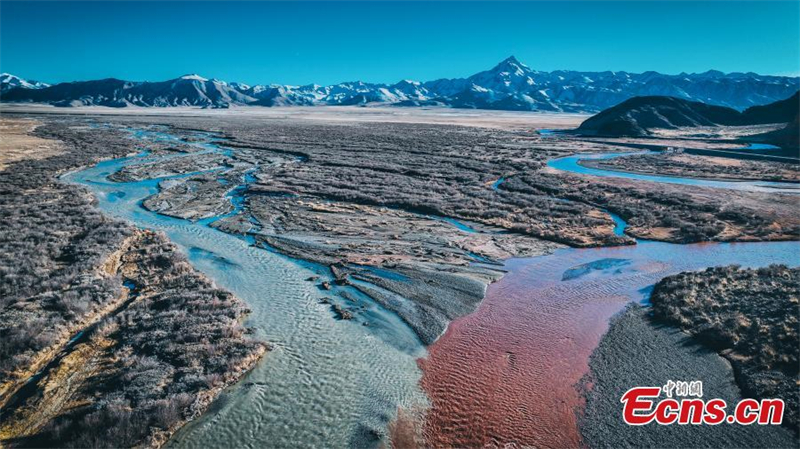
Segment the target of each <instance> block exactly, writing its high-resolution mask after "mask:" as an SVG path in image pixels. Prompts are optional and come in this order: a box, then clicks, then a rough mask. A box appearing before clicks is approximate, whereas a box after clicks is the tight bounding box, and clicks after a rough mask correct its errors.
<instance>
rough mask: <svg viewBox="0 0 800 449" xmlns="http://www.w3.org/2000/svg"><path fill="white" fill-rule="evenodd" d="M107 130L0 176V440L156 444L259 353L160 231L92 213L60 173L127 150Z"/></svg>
mask: <svg viewBox="0 0 800 449" xmlns="http://www.w3.org/2000/svg"><path fill="white" fill-rule="evenodd" d="M3 120H6V119H5V118H4V119H3ZM59 126H64V125H63V124H62V123H58V122H55V123H54V122H49V123H47V124H44V125H40V126H39V127H38V128H36V131H35V132H36V133H37V135H39V137H40V138H48V137H51V136H49V135H48V133H49V132H52V131H53V130H54V129H58V127H59ZM20 129H30V127H22V128H20ZM107 136H108V134H107V133H106V132H103V131H96V132H94V133H93V137H94V138H93V139H81V140H78V141H71V140H66V141H62V142H61V144H60V145H59V146H58V147H59V149H60V152H59V153H58V154H56V155H50V157H47V158H41V159H37V158H32V159H28V158H26V159H23V160H18V161H16V162H13V163H11V165H10V166H9V167H8V168H7V169H6V170H2V171H0V186H1V188H2V192H3V194H2V195H0V199H2V210H3V214H2V217H3V229H4V231H7V232H5V233H4V234H3V237H2V238H1V239H0V246H1V247H2V251H0V254H2V256H3V258H2V259H0V269H1V270H2V272H3V281H4V282H3V283H2V289H3V290H2V291H3V295H2V297H3V303H2V306H3V307H2V309H0V334H2V336H3V337H2V338H3V346H2V351H3V359H2V360H3V365H2V371H1V372H0V375H1V376H2V379H3V382H4V391H3V396H2V398H0V399H1V400H2V402H3V408H2V420H0V421H2V427H0V438H1V439H2V444H3V445H4V446H9V447H18V446H21V447H24V446H36V447H41V446H60V445H76V446H86V447H90V446H107V445H111V446H126V445H142V446H149V447H158V446H161V445H162V444H163V443H164V442H165V441H166V439H167V438H168V437H169V435H170V434H171V433H173V432H174V431H175V429H176V428H178V427H180V426H181V425H182V424H183V423H185V422H186V421H187V420H191V419H194V418H195V417H196V416H197V415H199V414H200V413H202V412H203V411H204V410H205V409H206V408H207V407H208V404H209V403H210V402H211V400H212V399H213V398H215V397H216V396H217V395H218V394H219V391H221V390H222V389H223V388H224V387H225V386H227V385H230V384H232V383H234V382H235V381H237V380H238V379H240V378H241V377H242V376H243V375H244V374H245V373H246V372H247V371H248V370H249V369H251V368H252V367H253V366H254V365H255V363H256V361H257V360H258V359H259V358H260V356H261V355H262V354H263V353H264V351H265V349H266V346H265V345H264V344H263V343H258V342H256V341H254V340H252V339H251V338H250V337H249V336H247V335H246V331H245V329H244V328H243V327H242V326H241V324H240V321H241V319H242V318H243V317H244V315H245V314H246V312H247V309H246V308H245V307H244V305H243V303H242V302H241V300H239V299H237V298H236V297H234V296H232V295H231V294H230V293H228V292H226V291H223V290H220V289H217V288H215V287H214V285H213V284H212V282H211V281H209V280H208V279H207V278H205V277H203V276H202V275H200V274H199V273H198V272H197V271H195V270H194V269H193V268H192V267H191V266H190V265H189V263H188V262H187V261H186V260H185V259H184V258H182V256H181V255H180V253H178V252H177V249H176V248H175V247H174V246H173V245H171V244H169V243H168V242H167V240H166V239H165V237H164V236H163V235H160V234H155V233H151V232H145V231H139V230H135V229H133V228H131V227H129V226H128V225H125V224H124V223H122V222H120V221H117V220H114V219H110V218H108V217H107V216H105V215H102V214H101V213H99V212H98V211H97V210H96V209H95V207H94V205H93V204H92V202H93V200H92V198H91V196H90V195H88V194H87V192H86V191H85V190H83V189H82V188H79V187H77V186H74V185H65V184H62V183H59V182H58V181H57V179H56V176H57V175H58V174H59V173H61V172H64V171H67V170H70V169H74V168H77V167H80V166H85V165H89V164H92V163H94V162H96V161H97V160H99V159H103V158H119V157H120V156H123V155H125V154H128V153H130V152H131V148H130V146H128V145H114V144H113V143H111V144H108V143H107V142H106V144H104V142H102V139H103V137H107ZM14 141H16V140H14ZM51 142H52V141H51ZM188 311H191V314H187V312H188ZM200 361H202V363H199V362H200ZM31 367H33V368H31Z"/></svg>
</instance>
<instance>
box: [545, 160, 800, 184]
mask: <svg viewBox="0 0 800 449" xmlns="http://www.w3.org/2000/svg"><path fill="white" fill-rule="evenodd" d="M655 153H657V152H655V151H636V152H628V153H602V154H576V155H573V156H567V157H562V158H558V159H553V160H551V161H549V162H548V163H547V166H548V167H550V168H554V169H556V170H560V171H564V172H570V173H577V174H581V175H591V176H600V177H603V178H609V177H611V178H624V179H633V180H637V181H649V182H657V183H663V184H680V185H689V186H698V187H713V188H716V189H730V190H745V191H749V192H770V193H791V194H800V184H797V183H790V182H773V181H717V180H711V179H700V178H680V177H677V176H660V175H647V174H642V173H631V172H624V171H617V170H606V169H602V168H596V167H589V166H586V165H583V164H581V161H596V160H605V159H615V158H618V157H626V156H636V155H640V154H655Z"/></svg>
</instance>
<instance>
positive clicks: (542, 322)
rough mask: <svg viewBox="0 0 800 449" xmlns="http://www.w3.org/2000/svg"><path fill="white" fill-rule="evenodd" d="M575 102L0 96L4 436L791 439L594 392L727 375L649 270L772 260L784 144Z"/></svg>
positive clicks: (786, 226) (726, 387)
mask: <svg viewBox="0 0 800 449" xmlns="http://www.w3.org/2000/svg"><path fill="white" fill-rule="evenodd" d="M585 118H586V116H584V115H569V114H537V113H511V112H493V111H464V110H452V109H426V110H419V109H405V108H355V107H353V108H350V107H320V108H273V109H268V108H242V109H231V110H224V111H223V110H198V109H181V108H175V109H163V110H158V109H131V110H111V109H107V108H74V109H62V108H52V107H43V106H17V105H14V106H6V105H4V106H3V107H2V109H0V126H1V127H2V128H0V130H1V131H2V141H0V146H2V153H1V154H0V157H2V159H0V188H1V189H2V190H0V199H2V210H3V218H2V222H3V233H2V238H1V239H0V249H1V250H2V258H0V270H2V274H3V282H2V285H0V288H1V289H2V290H0V297H2V298H3V302H2V303H0V308H1V309H0V335H2V336H3V342H4V343H3V347H2V360H3V365H2V366H0V406H2V407H3V412H2V413H3V416H2V418H3V419H2V421H3V422H2V424H1V425H0V440H1V441H2V443H3V444H4V445H9V446H12V447H16V446H18V447H36V446H48V445H53V444H55V442H59V444H61V445H73V446H97V445H100V446H102V445H112V446H114V445H123V444H129V443H131V442H135V443H136V444H137V445H147V446H155V447H160V446H171V447H241V446H270V447H303V446H306V447H307V446H327V447H345V446H357V447H378V446H380V445H388V444H391V445H393V446H396V447H410V446H420V447H422V446H436V447H453V446H458V447H465V446H485V445H506V444H516V445H519V446H536V447H580V446H582V445H589V446H591V447H595V446H596V447H620V446H631V445H634V442H637V441H638V442H643V444H645V445H652V446H658V445H663V446H682V445H685V444H686V443H687V442H696V443H697V445H701V446H718V447H726V446H730V445H731V444H734V445H742V444H744V445H761V446H765V445H766V446H772V447H783V446H786V445H789V446H792V445H795V446H796V444H797V437H796V433H795V432H794V431H793V430H791V429H788V428H784V427H753V426H751V427H738V428H736V429H733V430H732V429H731V428H726V429H723V430H720V429H714V428H710V427H697V426H691V427H683V428H681V429H679V430H671V431H669V432H661V431H656V430H654V431H648V430H642V429H627V428H625V427H623V426H618V425H617V424H618V423H616V422H614V421H610V420H611V419H612V418H609V417H613V416H614V414H615V413H617V412H618V411H617V410H615V409H614V405H615V404H616V403H617V402H618V398H619V395H620V394H621V393H620V389H622V391H624V390H625V389H626V388H624V387H626V386H627V387H628V388H630V386H633V385H629V383H631V382H640V381H642V379H643V378H644V379H647V376H648V375H649V377H650V378H651V383H653V384H657V385H661V384H663V383H666V381H667V380H669V379H673V378H674V377H675V376H676V375H680V374H681V373H686V375H687V376H696V377H698V378H702V379H701V380H706V381H707V384H708V388H709V391H707V393H708V394H709V395H712V396H713V395H716V396H720V397H725V398H726V399H728V400H729V402H730V401H734V400H736V399H737V398H740V397H741V396H742V391H741V389H740V387H739V386H738V385H737V382H736V378H735V376H734V372H733V370H732V368H731V365H730V363H728V362H727V360H726V359H725V358H723V357H721V356H720V355H718V354H717V353H716V352H714V351H710V350H707V349H704V348H701V347H699V346H698V345H697V344H696V342H692V341H690V340H687V339H688V337H687V334H684V333H682V332H680V331H679V330H677V329H675V328H672V327H669V326H666V325H665V324H663V323H654V322H651V320H650V318H649V315H648V313H647V308H648V307H649V306H648V305H647V302H646V299H647V297H648V295H649V291H650V290H652V287H653V285H654V284H656V283H657V282H658V281H659V280H660V279H662V278H663V277H665V276H668V275H674V274H676V273H679V272H682V271H694V270H701V269H705V268H707V267H712V266H725V265H730V264H739V265H742V266H743V267H752V268H759V267H765V266H768V265H770V264H778V263H780V264H786V265H789V266H796V265H797V262H798V261H797V257H796V254H797V253H798V250H800V244H798V240H800V207H798V206H800V203H799V202H798V199H800V195H797V193H799V192H800V191H798V189H797V187H798V184H797V180H798V176H797V175H798V168H797V167H798V166H797V165H793V164H785V163H777V162H761V161H758V162H753V161H740V160H737V159H725V162H726V163H725V164H722V166H724V167H726V168H725V172H724V174H723V175H720V174H718V173H717V171H716V170H715V169H714V167H715V166H717V165H720V164H719V161H718V159H719V158H718V157H710V156H709V157H706V156H691V155H688V154H681V155H675V154H667V153H665V152H664V151H663V150H664V149H666V148H667V147H676V146H680V147H687V148H704V147H705V146H713V148H715V149H738V148H741V147H743V146H744V144H743V143H741V142H739V141H737V140H735V139H727V140H726V139H714V141H713V142H711V139H701V138H693V137H691V136H686V135H677V136H667V137H659V138H658V139H652V140H648V141H632V140H631V139H599V138H582V137H580V136H575V135H571V134H562V133H559V132H558V131H559V130H566V129H572V128H575V127H577V125H578V124H580V122H581V121H583V120H584V119H585ZM718 132H719V135H730V134H731V133H732V131H731V130H729V129H721V130H718ZM619 153H628V155H621V156H620V155H619ZM634 153H635V154H636V155H631V154H634ZM575 155H582V156H580V157H577V158H576V157H575ZM584 157H585V158H587V160H586V162H582V160H583V159H582V158H584ZM589 159H591V160H589ZM710 173H717V174H714V175H710ZM643 341H644V342H646V341H657V342H659V344H660V346H652V347H644V348H642V347H641V346H637V343H639V342H643ZM611 357H613V358H615V359H617V360H618V361H619V363H618V364H617V365H611V364H607V363H604V362H603V361H604V360H607V358H611ZM676 360H677V361H678V362H675V361H676ZM643 361H646V364H645V363H643ZM676 363H677V365H676ZM675 366H680V367H681V369H682V370H683V371H681V372H676V371H675V368H674V367H675ZM619 367H627V368H626V369H624V370H622V369H619ZM631 367H646V370H645V369H644V368H642V369H640V370H636V369H633V368H631ZM615 368H616V369H615ZM645 371H646V373H645ZM687 380H688V379H687ZM592 386H595V387H596V388H592ZM615 401H616V402H615ZM794 404H795V405H792V407H795V406H796V402H795V403H794ZM612 429H613V430H612Z"/></svg>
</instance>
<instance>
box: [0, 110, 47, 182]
mask: <svg viewBox="0 0 800 449" xmlns="http://www.w3.org/2000/svg"><path fill="white" fill-rule="evenodd" d="M40 124H41V123H40V122H38V121H36V120H32V119H19V118H10V117H7V116H4V117H0V170H5V169H6V167H7V166H8V164H10V163H12V162H16V161H21V160H24V159H44V158H47V157H50V156H55V155H56V154H58V153H59V152H60V151H61V150H60V149H59V145H58V143H57V142H54V141H52V140H46V139H40V138H38V137H35V136H32V135H31V134H30V133H31V132H32V131H33V130H34V129H36V127H37V126H39V125H40Z"/></svg>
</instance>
